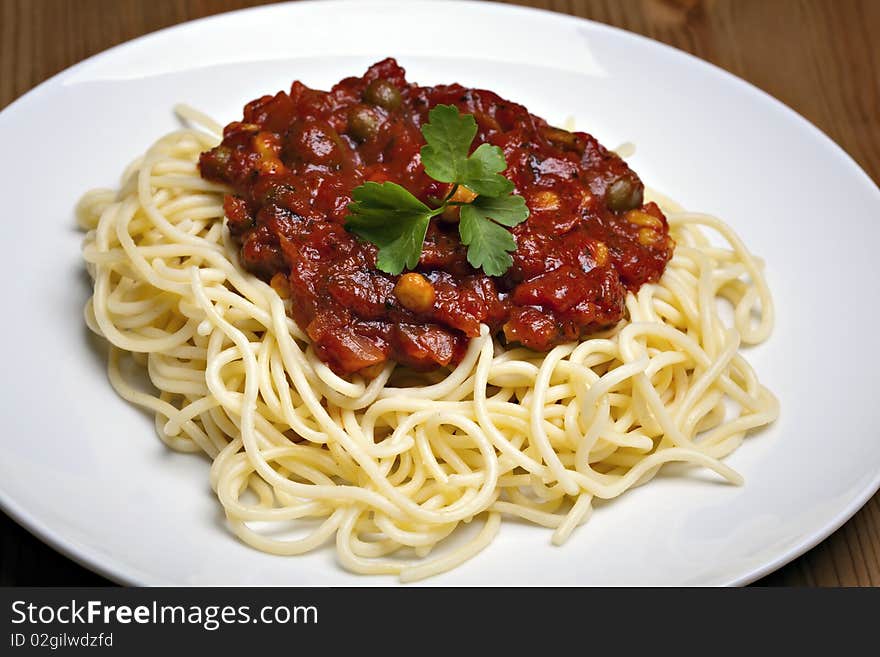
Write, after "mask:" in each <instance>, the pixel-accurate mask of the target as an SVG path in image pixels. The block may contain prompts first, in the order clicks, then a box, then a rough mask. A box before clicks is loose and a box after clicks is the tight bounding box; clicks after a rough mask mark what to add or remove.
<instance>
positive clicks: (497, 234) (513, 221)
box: [458, 196, 529, 276]
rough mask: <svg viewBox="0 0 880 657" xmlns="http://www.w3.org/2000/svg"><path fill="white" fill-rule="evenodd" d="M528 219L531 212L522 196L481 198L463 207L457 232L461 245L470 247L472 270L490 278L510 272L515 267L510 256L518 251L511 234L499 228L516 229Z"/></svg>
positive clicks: (469, 258)
mask: <svg viewBox="0 0 880 657" xmlns="http://www.w3.org/2000/svg"><path fill="white" fill-rule="evenodd" d="M528 216H529V209H528V208H527V207H526V202H525V199H524V198H523V197H522V196H503V197H500V198H487V197H485V196H478V197H477V198H475V199H474V201H473V202H472V203H469V204H467V205H463V206H461V218H460V221H459V224H458V232H459V234H460V235H461V241H462V243H463V244H466V245H467V246H468V252H467V259H468V262H469V263H470V264H471V266H472V267H476V268H480V267H482V268H483V271H484V272H486V273H487V274H488V275H489V276H501V274H503V273H504V272H505V271H507V269H508V268H509V267H510V265H511V264H513V259H512V258H511V257H510V254H509V253H508V252H509V251H516V242H515V241H514V239H513V235H511V234H510V231H508V230H506V229H505V228H504V227H503V226H500V225H498V224H499V223H501V224H504V226H516V225H517V224H519V223H521V222H523V221H525V220H526V218H527V217H528ZM493 219H494V221H493ZM495 222H498V223H495Z"/></svg>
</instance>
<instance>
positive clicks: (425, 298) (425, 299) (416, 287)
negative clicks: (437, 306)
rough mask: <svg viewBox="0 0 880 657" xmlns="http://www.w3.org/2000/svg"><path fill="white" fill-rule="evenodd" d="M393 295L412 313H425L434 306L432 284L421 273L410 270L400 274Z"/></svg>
mask: <svg viewBox="0 0 880 657" xmlns="http://www.w3.org/2000/svg"><path fill="white" fill-rule="evenodd" d="M394 295H395V296H396V297H397V299H398V301H400V303H401V305H402V306H403V307H404V308H406V309H408V310H411V311H413V312H414V313H425V312H428V311H429V310H431V308H433V307H434V286H433V285H431V283H430V281H428V279H427V278H425V277H424V276H422V275H421V274H417V273H415V272H410V273H408V274H404V275H403V276H401V277H400V278H399V279H398V281H397V285H395V286H394Z"/></svg>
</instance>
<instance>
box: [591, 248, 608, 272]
mask: <svg viewBox="0 0 880 657" xmlns="http://www.w3.org/2000/svg"><path fill="white" fill-rule="evenodd" d="M593 248H594V251H595V252H594V253H593V258H594V259H595V260H596V266H597V267H604V266H605V265H607V264H608V245H607V244H605V242H596V243H595V246H594V247H593Z"/></svg>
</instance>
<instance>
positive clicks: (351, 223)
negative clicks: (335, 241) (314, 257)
mask: <svg viewBox="0 0 880 657" xmlns="http://www.w3.org/2000/svg"><path fill="white" fill-rule="evenodd" d="M351 197H352V199H353V202H352V203H350V204H349V206H348V211H349V215H348V216H347V217H346V222H345V226H346V228H348V230H350V231H351V232H353V233H354V234H355V235H357V236H358V237H361V238H363V239H365V240H367V241H368V242H372V243H373V244H375V245H376V246H377V247H379V253H378V256H377V258H376V266H377V267H378V268H379V269H381V270H382V271H384V272H387V273H389V274H399V273H400V272H402V271H403V270H404V268H406V269H415V267H416V265H418V264H419V257H420V256H421V254H422V243H423V242H424V241H425V233H426V232H427V231H428V222H429V221H430V219H431V217H432V216H434V215H435V214H437V213H438V212H437V211H435V210H431V208H429V207H428V206H427V205H425V204H424V203H422V202H421V201H420V200H419V199H417V198H416V197H415V196H413V195H412V194H411V193H410V192H409V191H407V190H406V189H405V188H403V187H401V186H400V185H398V184H396V183H393V182H384V183H381V184H379V183H375V182H367V183H364V184H363V185H361V186H360V187H357V188H355V190H354V191H353V192H352V193H351Z"/></svg>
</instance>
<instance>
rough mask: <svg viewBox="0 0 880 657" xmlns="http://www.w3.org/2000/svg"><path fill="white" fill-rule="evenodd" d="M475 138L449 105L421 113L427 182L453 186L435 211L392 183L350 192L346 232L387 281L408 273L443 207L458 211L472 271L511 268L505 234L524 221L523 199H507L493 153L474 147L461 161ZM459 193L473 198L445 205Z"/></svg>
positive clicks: (467, 121)
mask: <svg viewBox="0 0 880 657" xmlns="http://www.w3.org/2000/svg"><path fill="white" fill-rule="evenodd" d="M476 134H477V122H476V120H474V117H473V116H472V115H470V114H460V113H459V111H458V108H457V107H455V106H454V105H437V106H436V107H434V108H433V109H432V110H431V111H430V112H429V113H428V123H426V124H425V125H423V126H422V135H424V137H425V142H426V144H425V145H424V146H422V150H421V158H422V164H423V165H424V167H425V172H426V173H427V174H428V175H429V176H431V178H433V179H434V180H437V181H439V182H445V183H450V184H452V186H453V187H452V189H451V190H450V192H449V194H447V195H446V198H444V199H443V200H442V202H441V203H440V205H439V206H438V207H435V208H431V207H429V206H428V205H425V204H424V203H422V202H421V201H420V200H419V199H417V198H416V197H415V196H413V195H412V194H411V193H410V192H409V191H407V190H406V189H404V188H403V187H401V186H400V185H398V184H396V183H392V182H384V183H375V182H367V183H364V184H363V185H361V186H359V187H357V188H355V190H354V191H353V192H352V195H351V196H352V203H350V204H349V206H348V212H349V214H348V216H347V217H346V218H345V227H346V228H347V229H348V230H350V231H351V232H353V233H354V234H355V235H357V236H359V237H361V238H362V239H365V240H367V241H368V242H371V243H372V244H375V245H376V246H377V247H378V248H379V253H378V258H377V260H376V266H377V267H378V268H379V269H381V270H382V271H384V272H387V273H389V274H399V273H400V272H402V271H403V270H404V269H414V268H415V267H416V265H418V263H419V257H420V256H421V254H422V244H423V243H424V241H425V233H426V232H427V230H428V224H429V222H430V220H431V217H436V216H437V215H439V214H441V213H442V212H443V211H444V210H445V209H446V208H447V207H450V206H460V211H459V212H460V220H459V224H458V232H459V235H460V236H461V241H462V243H463V244H465V245H466V246H467V247H468V251H467V259H468V262H469V263H470V264H471V266H473V267H475V268H480V267H482V268H483V271H484V272H486V274H488V275H489V276H500V275H501V274H503V273H504V272H505V271H507V269H508V268H509V267H510V265H511V263H512V262H513V260H512V258H511V257H510V252H511V251H515V250H516V242H514V240H513V235H511V234H510V231H508V230H507V229H506V228H504V226H516V225H517V224H519V223H521V222H523V221H525V220H526V218H527V217H528V216H529V209H528V208H527V207H526V203H525V199H523V197H521V196H513V195H511V192H512V191H513V183H512V182H511V181H510V180H508V179H507V178H505V177H504V176H502V175H501V172H502V171H504V170H505V169H506V168H507V162H506V161H505V160H504V152H503V151H502V150H501V149H500V148H498V147H497V146H492V145H490V144H481V145H480V146H479V147H477V148H476V150H474V152H473V153H470V154H468V152H469V151H470V147H471V143H472V142H473V140H474V137H475V136H476ZM459 186H462V187H466V188H467V189H469V190H470V191H471V192H473V193H475V194H477V197H476V198H474V199H473V201H471V202H470V203H464V202H460V201H453V200H451V199H452V198H453V196H454V195H455V192H456V191H457V190H458V187H459Z"/></svg>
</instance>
